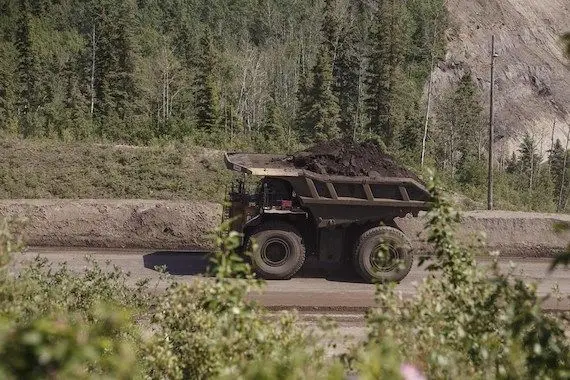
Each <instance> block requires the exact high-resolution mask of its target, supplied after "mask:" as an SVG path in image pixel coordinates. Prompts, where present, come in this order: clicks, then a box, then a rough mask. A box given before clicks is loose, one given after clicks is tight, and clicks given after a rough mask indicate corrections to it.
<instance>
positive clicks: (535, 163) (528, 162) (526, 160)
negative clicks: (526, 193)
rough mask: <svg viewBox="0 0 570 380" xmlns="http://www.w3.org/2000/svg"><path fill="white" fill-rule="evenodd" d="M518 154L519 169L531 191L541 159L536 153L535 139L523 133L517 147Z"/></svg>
mask: <svg viewBox="0 0 570 380" xmlns="http://www.w3.org/2000/svg"><path fill="white" fill-rule="evenodd" d="M519 153H520V155H519V168H520V170H521V173H522V174H523V175H524V176H525V177H526V179H527V181H528V188H529V189H532V188H533V186H534V183H535V182H536V175H537V173H538V171H539V168H540V163H541V161H542V157H541V156H540V154H539V153H538V147H537V145H536V141H535V139H534V138H533V137H532V136H531V135H530V133H528V132H526V133H525V135H524V137H523V140H522V142H521V144H520V145H519Z"/></svg>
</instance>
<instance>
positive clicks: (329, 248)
mask: <svg viewBox="0 0 570 380" xmlns="http://www.w3.org/2000/svg"><path fill="white" fill-rule="evenodd" d="M345 231H346V230H345V229H344V228H321V229H319V261H321V262H324V263H338V262H340V260H341V258H342V254H343V249H344V235H345Z"/></svg>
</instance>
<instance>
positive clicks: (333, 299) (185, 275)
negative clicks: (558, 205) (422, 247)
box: [17, 248, 570, 315]
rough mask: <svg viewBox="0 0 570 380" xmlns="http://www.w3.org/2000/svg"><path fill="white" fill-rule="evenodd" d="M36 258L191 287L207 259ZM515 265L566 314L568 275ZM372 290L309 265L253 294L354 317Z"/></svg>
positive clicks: (156, 254) (282, 304)
mask: <svg viewBox="0 0 570 380" xmlns="http://www.w3.org/2000/svg"><path fill="white" fill-rule="evenodd" d="M36 255H40V256H42V257H45V258H47V259H48V260H49V261H50V262H53V263H63V262H67V264H68V266H69V267H70V268H71V269H74V270H81V269H82V268H84V267H85V266H86V262H85V257H86V256H92V257H93V259H95V260H97V261H99V262H101V263H104V262H106V261H110V262H111V263H112V264H114V265H117V266H119V267H121V268H122V269H123V270H125V271H129V272H130V273H131V279H132V281H133V282H135V281H136V280H139V279H142V278H151V279H156V280H158V278H159V276H160V275H159V273H158V272H157V271H155V270H154V268H155V267H156V266H162V265H164V266H166V267H167V268H168V270H169V272H170V273H171V274H172V275H174V276H175V277H176V279H177V280H178V281H191V280H193V279H195V278H196V277H197V276H200V275H202V274H203V273H204V272H205V270H206V268H207V266H208V258H207V256H206V255H205V254H203V253H200V252H168V251H156V250H102V249H66V248H62V249H57V248H29V249H27V250H26V252H24V253H23V254H21V255H19V256H18V258H17V263H18V264H17V265H25V261H26V260H30V259H33V258H34V257H35V256H36ZM479 261H480V263H481V265H488V264H489V261H488V260H483V259H481V260H479ZM511 264H513V265H516V273H517V275H518V276H520V277H522V278H523V279H524V280H525V281H527V282H529V283H530V282H535V283H537V284H538V292H539V294H540V295H541V296H546V295H547V294H549V293H551V292H552V290H553V288H555V287H557V288H558V295H559V296H558V297H556V296H552V297H550V298H549V299H548V300H547V301H546V302H545V308H547V309H551V310H570V299H569V296H570V270H568V269H557V270H556V271H554V272H553V273H549V272H548V268H549V265H550V260H548V259H521V258H512V259H507V258H505V259H502V260H501V261H500V265H501V268H504V269H505V270H507V269H508V268H509V266H510V265H511ZM427 275H428V272H427V271H426V270H425V268H424V267H419V268H418V267H417V265H414V268H413V269H412V271H411V272H410V274H409V275H408V276H407V277H406V278H405V279H404V280H403V281H402V282H401V283H400V284H399V285H398V288H397V289H398V290H399V291H400V292H402V294H403V295H404V296H411V295H413V294H414V293H415V286H416V284H417V283H418V282H419V281H421V280H422V279H423V278H425V277H426V276H427ZM374 289H375V287H374V285H370V284H365V283H362V282H360V281H359V278H358V277H356V276H355V275H353V274H351V273H350V271H347V270H343V268H330V267H329V268H321V267H319V266H318V264H317V263H314V262H311V261H309V262H308V263H307V264H306V265H305V267H304V268H303V269H302V270H301V272H300V273H299V274H298V275H297V276H296V277H295V278H294V279H292V280H289V281H268V282H267V287H266V288H265V290H264V291H263V292H262V293H261V294H253V295H252V297H254V298H255V299H258V300H259V301H260V302H261V303H262V304H263V305H265V306H267V307H268V308H270V309H290V308H296V309H298V310H300V311H301V312H303V313H309V314H310V313H311V312H313V313H328V314H339V313H340V314H343V313H344V314H349V315H351V314H353V313H362V312H364V311H365V310H366V309H367V308H369V307H371V306H373V305H374Z"/></svg>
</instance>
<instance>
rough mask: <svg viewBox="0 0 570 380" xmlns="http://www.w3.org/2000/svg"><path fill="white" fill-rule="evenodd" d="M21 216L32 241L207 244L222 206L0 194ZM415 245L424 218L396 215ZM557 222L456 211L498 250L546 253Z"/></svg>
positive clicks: (3, 206)
mask: <svg viewBox="0 0 570 380" xmlns="http://www.w3.org/2000/svg"><path fill="white" fill-rule="evenodd" d="M2 217H7V218H17V217H24V218H26V219H27V222H26V224H25V226H24V228H23V232H24V235H25V239H26V242H27V243H28V244H29V245H31V246H47V247H93V248H95V247H104V248H149V249H155V248H156V249H188V250H195V249H208V248H211V244H210V239H209V234H210V232H211V231H212V230H213V229H214V228H215V227H216V226H217V225H219V223H220V222H221V220H222V207H221V205H219V204H216V203H211V202H174V201H154V200H41V199H40V200H37V199H36V200H3V201H0V218H2ZM397 222H398V224H399V226H400V227H401V228H402V229H403V230H404V232H406V234H407V235H408V236H409V237H410V238H411V239H413V240H414V241H415V243H416V246H417V247H418V248H420V249H421V247H422V244H421V243H420V241H421V236H418V235H421V234H422V229H423V224H424V219H423V218H421V217H420V218H404V219H400V220H398V221H397ZM556 223H570V215H561V214H538V213H523V212H506V211H478V212H477V211H476V212H466V213H464V215H463V220H462V223H461V228H460V231H459V232H458V235H459V237H461V238H463V239H462V240H463V241H466V242H470V241H471V242H476V237H477V236H478V234H479V233H480V232H484V233H485V234H486V237H487V242H488V247H489V249H491V250H499V251H500V252H501V253H502V254H503V255H506V256H516V257H552V256H554V255H556V254H557V253H559V252H560V251H562V250H564V249H565V248H566V246H567V244H568V243H569V242H570V233H569V232H564V233H557V232H556V231H555V228H554V226H555V224H556Z"/></svg>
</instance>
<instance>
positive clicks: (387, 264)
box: [370, 244, 402, 272]
mask: <svg viewBox="0 0 570 380" xmlns="http://www.w3.org/2000/svg"><path fill="white" fill-rule="evenodd" d="M401 258H402V257H401V254H400V251H399V250H398V249H397V248H396V247H394V246H393V245H392V244H378V245H377V246H376V247H374V249H373V250H372V254H371V255H370V265H371V266H372V269H373V270H374V271H376V272H391V271H393V270H394V269H396V268H397V266H398V265H399V262H400V260H401Z"/></svg>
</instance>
